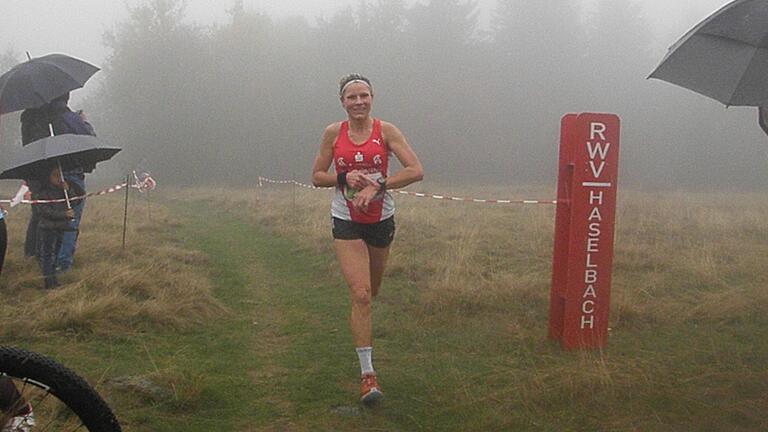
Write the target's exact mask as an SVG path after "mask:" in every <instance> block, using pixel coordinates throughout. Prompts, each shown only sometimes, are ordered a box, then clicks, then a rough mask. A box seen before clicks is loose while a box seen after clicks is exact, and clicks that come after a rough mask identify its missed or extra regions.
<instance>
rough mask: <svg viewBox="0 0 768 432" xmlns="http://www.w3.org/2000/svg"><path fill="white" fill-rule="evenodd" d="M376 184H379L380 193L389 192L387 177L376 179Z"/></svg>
mask: <svg viewBox="0 0 768 432" xmlns="http://www.w3.org/2000/svg"><path fill="white" fill-rule="evenodd" d="M376 183H378V184H379V193H381V192H384V191H385V190H387V178H386V177H379V178H377V179H376Z"/></svg>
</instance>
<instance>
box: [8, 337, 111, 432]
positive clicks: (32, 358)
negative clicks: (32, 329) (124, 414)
mask: <svg viewBox="0 0 768 432" xmlns="http://www.w3.org/2000/svg"><path fill="white" fill-rule="evenodd" d="M0 373H1V374H2V375H4V376H7V377H9V378H11V379H13V380H14V381H15V382H17V383H18V385H20V386H22V387H23V390H22V391H21V393H22V394H24V390H26V391H27V392H28V393H32V391H34V392H35V393H37V392H40V393H41V394H42V395H43V396H42V398H40V397H39V395H36V394H35V395H34V399H32V400H30V398H28V397H27V396H26V395H25V396H24V397H25V401H26V402H28V403H30V404H31V406H32V409H33V411H34V412H35V415H36V416H38V412H40V410H41V408H38V406H36V405H35V404H39V405H40V404H42V403H43V402H45V403H51V402H50V396H53V397H54V398H55V399H56V400H58V402H60V404H61V405H63V406H65V407H66V408H68V409H69V410H70V411H71V413H72V414H73V415H74V416H76V417H77V418H76V419H75V421H76V422H78V423H80V424H79V425H77V426H76V427H74V428H72V429H69V426H68V427H67V428H66V430H87V431H89V432H120V431H121V428H120V424H119V422H118V421H117V418H116V417H115V415H114V413H113V412H112V409H111V408H110V407H109V405H107V403H106V402H105V401H104V399H102V397H101V396H100V395H99V394H98V393H97V392H96V391H95V390H94V389H93V387H91V386H90V385H89V384H88V383H87V382H86V381H85V380H84V379H83V378H81V377H80V376H79V375H77V374H76V373H74V372H73V371H71V370H69V369H68V368H66V367H64V366H62V365H61V364H59V363H58V362H56V361H55V360H52V359H50V358H48V357H45V356H43V355H41V354H38V353H35V352H32V351H28V350H25V349H21V348H16V347H11V346H0ZM27 386H29V387H28V388H27ZM26 402H25V403H26ZM67 415H70V414H69V413H67ZM55 416H62V415H61V413H59V412H57V413H56V415H55ZM51 417H52V418H53V417H54V415H53V414H51ZM41 420H42V421H41ZM37 421H38V424H37V426H36V427H35V429H34V430H35V431H38V430H46V429H48V428H50V430H57V431H58V430H61V429H62V428H61V427H60V426H56V425H54V426H50V425H52V424H54V422H57V421H59V420H58V419H57V420H53V419H51V420H49V419H40V418H39V416H38V418H37ZM43 422H45V423H44V424H43ZM44 427H45V428H44ZM0 428H2V426H0ZM83 428H85V429H83Z"/></svg>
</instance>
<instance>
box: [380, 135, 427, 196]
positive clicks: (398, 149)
mask: <svg viewBox="0 0 768 432" xmlns="http://www.w3.org/2000/svg"><path fill="white" fill-rule="evenodd" d="M381 133H382V135H383V137H384V141H385V142H386V143H387V146H388V147H389V149H390V150H391V151H392V153H394V154H395V157H397V160H399V161H400V164H402V165H403V169H401V170H400V171H398V172H396V173H394V174H392V175H391V176H389V177H387V182H386V188H387V189H398V188H402V187H405V186H408V185H409V184H411V183H415V182H417V181H421V180H422V179H423V178H424V168H422V166H421V162H419V158H418V157H417V156H416V153H415V152H414V151H413V149H411V146H410V145H408V141H407V140H406V139H405V136H404V135H403V133H402V132H400V129H398V128H397V126H395V125H393V124H392V123H388V122H384V121H383V122H381Z"/></svg>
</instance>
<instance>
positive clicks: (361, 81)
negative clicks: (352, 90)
mask: <svg viewBox="0 0 768 432" xmlns="http://www.w3.org/2000/svg"><path fill="white" fill-rule="evenodd" d="M355 83H360V84H365V85H366V86H368V89H369V90H371V91H373V87H371V84H370V83H369V82H367V81H363V80H361V79H353V80H351V81H349V82H347V83H346V84H344V87H342V88H341V91H339V95H343V94H344V90H346V89H347V87H349V86H350V85H351V84H355Z"/></svg>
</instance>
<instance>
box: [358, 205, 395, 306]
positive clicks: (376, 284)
mask: <svg viewBox="0 0 768 432" xmlns="http://www.w3.org/2000/svg"><path fill="white" fill-rule="evenodd" d="M394 239H395V218H394V216H393V217H391V218H389V219H386V220H383V221H381V222H379V223H377V224H373V225H369V226H367V227H365V228H364V232H363V240H364V241H365V243H366V245H367V246H368V256H369V257H370V265H369V269H370V274H371V296H372V297H376V296H377V295H378V294H379V288H381V280H382V278H383V277H384V269H385V268H386V266H387V259H388V258H389V246H390V245H391V244H392V241H393V240H394Z"/></svg>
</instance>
